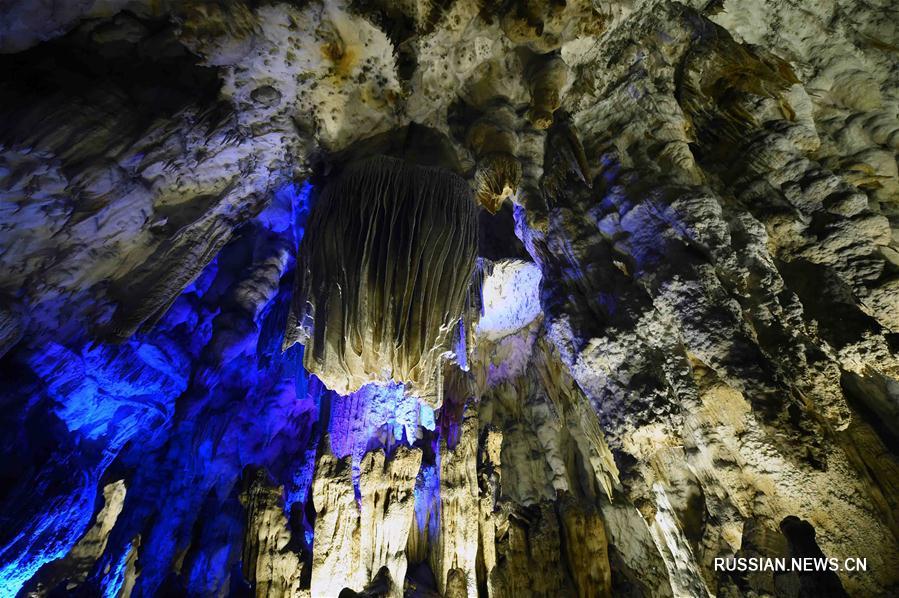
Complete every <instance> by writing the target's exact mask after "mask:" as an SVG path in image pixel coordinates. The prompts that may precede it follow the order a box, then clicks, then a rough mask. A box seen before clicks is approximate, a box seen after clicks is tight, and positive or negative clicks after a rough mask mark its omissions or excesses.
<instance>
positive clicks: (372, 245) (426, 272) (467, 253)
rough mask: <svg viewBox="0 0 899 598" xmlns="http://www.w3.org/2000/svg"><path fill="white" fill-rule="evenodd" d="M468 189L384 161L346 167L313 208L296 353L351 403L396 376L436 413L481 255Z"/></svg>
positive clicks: (297, 300)
mask: <svg viewBox="0 0 899 598" xmlns="http://www.w3.org/2000/svg"><path fill="white" fill-rule="evenodd" d="M470 195H471V192H470V190H469V187H468V185H467V184H466V182H465V181H464V180H463V179H462V178H460V177H458V176H456V175H455V174H453V173H451V172H449V171H446V170H442V169H439V168H433V167H422V166H416V165H413V164H410V163H407V162H404V161H402V160H397V159H395V158H389V157H385V156H378V157H373V158H369V159H367V160H363V161H361V162H357V163H355V164H352V165H350V166H348V167H347V169H346V170H345V171H344V172H343V173H342V175H341V176H340V177H339V178H338V179H337V180H335V181H334V182H333V183H331V184H329V185H328V186H327V187H326V188H325V190H324V191H323V193H322V197H321V199H320V200H319V202H318V204H317V205H316V206H315V208H314V210H313V214H312V217H311V223H310V226H309V231H308V232H307V233H306V237H305V238H304V239H303V245H302V247H301V248H300V256H301V260H302V263H301V265H300V268H299V270H298V278H297V287H298V288H297V293H296V295H295V297H294V303H293V310H292V319H291V321H290V323H289V325H288V326H289V329H288V331H287V335H286V340H285V345H287V346H289V345H292V344H294V343H296V342H301V343H303V344H304V345H306V351H305V355H304V359H303V361H304V366H305V367H306V369H307V370H308V371H309V372H311V373H314V374H316V375H317V376H318V377H319V378H321V380H322V381H323V382H324V383H325V384H326V385H327V386H328V387H329V388H330V389H332V390H335V391H337V392H339V393H341V394H347V393H349V392H352V391H354V390H357V389H359V388H360V387H362V386H363V385H365V384H367V383H369V382H374V381H377V380H383V379H384V378H385V377H386V378H389V379H393V380H395V381H397V382H405V383H409V384H411V385H412V387H413V388H414V390H415V394H416V395H417V396H420V397H422V398H424V400H425V401H427V402H428V403H430V404H433V405H437V404H439V402H440V400H439V398H438V396H437V395H438V390H437V379H438V375H437V372H438V367H439V365H440V359H441V355H442V354H443V353H444V352H446V351H447V350H449V349H450V342H451V340H452V334H453V330H454V328H455V326H456V324H457V323H458V321H459V318H460V317H461V315H462V312H463V310H464V308H465V302H466V297H467V295H468V293H467V291H468V286H469V284H470V281H471V280H472V273H473V272H474V268H475V256H476V252H477V230H478V226H477V207H476V205H475V203H474V202H473V201H472V200H471V197H470Z"/></svg>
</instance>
